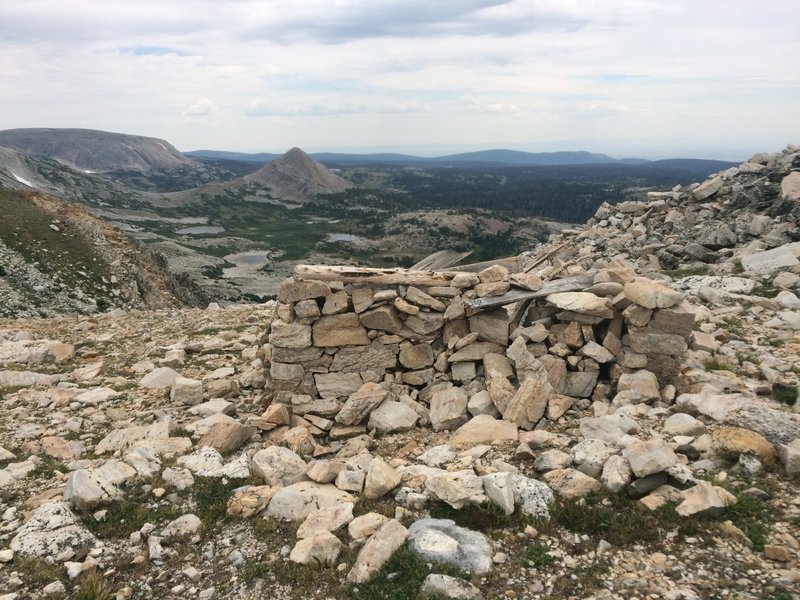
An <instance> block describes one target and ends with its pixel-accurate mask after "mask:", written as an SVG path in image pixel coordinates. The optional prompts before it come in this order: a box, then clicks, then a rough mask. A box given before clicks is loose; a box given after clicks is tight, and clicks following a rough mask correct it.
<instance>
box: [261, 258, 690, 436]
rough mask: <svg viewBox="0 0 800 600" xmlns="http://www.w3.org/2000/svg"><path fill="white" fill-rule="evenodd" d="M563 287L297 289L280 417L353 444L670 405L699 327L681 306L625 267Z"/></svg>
mask: <svg viewBox="0 0 800 600" xmlns="http://www.w3.org/2000/svg"><path fill="white" fill-rule="evenodd" d="M572 279H573V280H574V279H575V278H572ZM563 282H567V279H564V280H561V282H559V281H554V282H548V283H547V284H544V285H543V283H542V281H541V279H539V278H538V277H537V276H535V275H530V274H524V273H509V272H508V270H507V269H506V268H505V267H503V266H500V265H493V266H492V267H489V268H487V269H485V270H483V271H481V272H479V273H457V274H452V277H449V279H448V280H447V281H446V282H445V283H448V285H436V286H421V285H402V284H394V285H378V284H362V283H359V284H353V283H343V282H342V281H330V282H324V281H317V280H304V279H300V278H298V277H297V276H295V278H291V279H287V280H286V281H284V282H283V283H282V284H281V286H280V289H279V292H278V302H277V306H276V316H275V319H274V320H273V322H272V324H271V326H270V330H269V344H268V345H267V349H268V354H269V356H268V359H269V362H270V369H269V372H270V376H271V380H272V388H271V389H272V403H273V405H275V406H274V407H273V411H272V412H276V411H277V407H279V406H281V405H283V406H286V408H287V409H290V410H289V411H288V412H290V413H291V414H292V415H294V416H295V417H301V418H303V419H305V420H306V421H308V423H306V424H310V425H311V426H312V427H313V428H314V429H315V433H317V434H322V433H325V432H327V433H328V434H330V435H331V437H346V436H349V435H356V434H359V433H363V432H364V431H365V430H366V429H367V428H368V426H369V429H376V428H377V429H380V428H381V427H384V428H385V429H387V430H398V429H403V428H405V429H408V428H410V427H412V426H414V425H415V424H416V423H419V424H423V425H425V424H428V423H430V424H431V425H432V426H433V428H434V429H435V430H437V431H438V430H444V429H447V430H454V429H457V428H458V427H459V426H460V425H462V424H464V423H466V422H467V421H468V420H469V418H470V417H474V416H478V415H484V414H487V415H491V416H493V417H502V418H504V419H505V420H507V421H511V422H513V423H515V424H516V425H517V426H518V427H521V428H524V429H532V428H534V427H536V425H537V424H539V423H540V422H541V423H544V421H546V420H547V419H550V420H553V419H558V418H559V417H561V416H562V415H563V414H564V413H565V412H566V411H567V410H569V409H570V408H571V407H572V405H573V404H574V403H575V402H576V401H578V402H582V403H583V406H584V407H586V406H588V403H589V402H597V403H600V404H606V405H609V406H612V407H618V406H623V405H627V404H638V403H644V402H648V403H652V402H657V401H660V400H662V395H667V396H670V397H665V398H663V400H664V401H666V402H671V400H672V399H673V397H674V387H673V386H672V385H671V382H672V380H673V379H674V378H676V377H677V375H678V374H679V370H680V364H681V357H682V356H683V355H684V354H685V352H686V351H687V343H688V342H689V340H690V339H691V336H692V325H693V321H694V315H693V313H692V311H691V310H690V308H691V307H689V306H688V305H687V304H685V303H684V302H683V296H682V294H681V293H680V292H678V291H675V290H673V289H671V288H670V287H668V286H667V285H664V284H663V282H656V281H652V280H650V279H646V278H642V277H637V275H636V274H635V272H634V271H633V270H632V269H631V268H630V266H629V265H626V264H624V263H622V262H620V263H618V264H612V265H611V266H610V267H609V268H604V269H601V270H597V271H594V272H590V273H589V274H584V275H582V276H581V278H579V281H577V282H574V283H575V284H574V285H559V284H560V283H563ZM568 283H569V282H568ZM576 288H580V289H576ZM549 289H553V290H558V289H572V290H573V291H556V292H554V293H548V290H549ZM517 297H521V298H522V300H519V301H517V302H511V303H508V304H504V302H505V301H506V299H514V298H517ZM379 407H380V410H379V411H377V412H376V415H377V416H376V417H373V418H370V417H371V414H372V413H373V411H376V409H378V408H379ZM598 410H599V411H600V412H603V411H602V407H599V408H596V411H595V412H598ZM268 412H270V411H268ZM276 414H278V413H277V412H276ZM280 414H284V413H283V412H282V411H281V412H280ZM386 423H388V424H386ZM396 423H402V424H403V425H402V426H399V425H398V427H397V429H394V425H395V424H396Z"/></svg>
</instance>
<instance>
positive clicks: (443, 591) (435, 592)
mask: <svg viewBox="0 0 800 600" xmlns="http://www.w3.org/2000/svg"><path fill="white" fill-rule="evenodd" d="M420 593H421V594H422V597H423V598H451V599H452V600H482V598H483V594H481V591H480V590H479V589H478V588H477V587H475V586H474V585H472V584H471V583H470V582H469V581H466V580H464V579H459V578H458V577H451V576H450V575H441V574H439V573H431V574H430V575H428V576H427V577H426V578H425V580H424V581H423V582H422V589H421V590H420Z"/></svg>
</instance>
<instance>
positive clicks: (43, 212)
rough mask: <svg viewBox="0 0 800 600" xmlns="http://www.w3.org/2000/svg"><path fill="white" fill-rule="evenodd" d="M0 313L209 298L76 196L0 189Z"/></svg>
mask: <svg viewBox="0 0 800 600" xmlns="http://www.w3.org/2000/svg"><path fill="white" fill-rule="evenodd" d="M0 207H2V208H3V212H4V214H6V215H7V217H6V218H5V219H4V222H3V224H2V225H0V316H2V317H5V318H9V317H31V316H42V317H46V316H54V315H58V314H69V313H75V312H78V313H92V312H95V311H98V310H106V309H109V308H123V309H127V308H165V307H170V306H180V305H190V306H191V305H197V304H198V303H201V302H207V299H206V298H205V297H204V295H203V294H202V293H201V292H200V291H199V290H198V289H197V287H196V286H195V285H193V284H192V283H191V282H189V281H186V280H181V279H180V278H178V277H176V276H175V275H173V274H171V273H170V272H169V271H168V270H167V269H166V265H165V264H164V263H163V260H162V259H160V257H158V256H157V255H154V254H152V253H150V252H149V251H148V250H146V249H145V248H144V247H142V246H137V245H134V243H132V242H131V241H130V240H128V239H127V238H126V237H125V236H124V235H123V234H122V233H121V232H120V231H119V230H117V229H115V228H113V227H111V226H110V225H108V224H107V223H105V222H104V221H102V220H101V219H98V218H97V217H94V216H92V215H91V214H89V213H88V212H87V211H86V210H84V209H83V208H81V207H80V206H77V205H75V204H67V203H64V202H61V201H59V200H57V199H55V198H52V197H50V196H47V195H45V194H42V193H34V192H29V193H16V192H4V191H0Z"/></svg>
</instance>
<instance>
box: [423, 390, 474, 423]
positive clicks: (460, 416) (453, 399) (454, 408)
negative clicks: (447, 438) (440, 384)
mask: <svg viewBox="0 0 800 600" xmlns="http://www.w3.org/2000/svg"><path fill="white" fill-rule="evenodd" d="M467 402H469V398H468V397H467V393H466V392H465V391H464V390H463V389H462V388H460V387H449V388H445V389H442V390H437V391H436V392H434V393H433V394H432V396H431V408H430V420H431V426H432V427H433V430H434V431H442V430H443V429H451V430H452V429H455V428H456V427H458V426H459V425H461V424H463V423H464V422H466V420H467Z"/></svg>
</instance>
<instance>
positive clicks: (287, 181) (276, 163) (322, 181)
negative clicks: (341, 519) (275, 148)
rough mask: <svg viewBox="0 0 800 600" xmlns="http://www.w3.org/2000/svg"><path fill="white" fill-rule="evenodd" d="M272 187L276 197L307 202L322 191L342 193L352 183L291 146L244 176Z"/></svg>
mask: <svg viewBox="0 0 800 600" xmlns="http://www.w3.org/2000/svg"><path fill="white" fill-rule="evenodd" d="M245 180H246V181H248V182H253V183H258V184H261V185H263V186H264V187H267V188H269V189H270V190H271V194H272V196H273V197H275V198H283V199H287V200H294V201H296V202H307V201H309V200H313V199H314V198H315V197H316V196H318V195H321V194H333V193H337V192H343V191H345V190H347V189H348V188H350V187H352V184H351V183H349V182H348V181H346V180H344V179H342V178H341V177H339V176H338V175H336V174H334V173H332V172H331V171H330V170H329V169H328V168H327V167H325V166H324V165H322V164H321V163H319V162H317V161H315V160H314V159H313V158H311V157H310V156H309V155H308V154H306V153H305V152H303V151H302V150H301V149H300V148H292V149H291V150H289V151H288V152H287V153H286V154H284V155H283V156H281V157H280V158H277V159H275V160H273V161H271V162H270V163H268V164H267V165H265V166H264V167H262V168H261V169H259V170H258V171H256V172H255V173H252V174H250V175H246V176H245Z"/></svg>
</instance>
